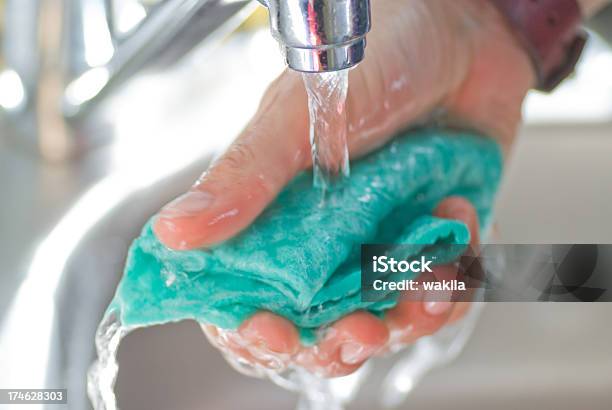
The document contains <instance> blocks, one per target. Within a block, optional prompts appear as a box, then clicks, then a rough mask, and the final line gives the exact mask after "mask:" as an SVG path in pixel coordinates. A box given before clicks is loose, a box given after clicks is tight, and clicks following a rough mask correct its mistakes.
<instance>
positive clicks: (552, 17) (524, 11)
mask: <svg viewBox="0 0 612 410" xmlns="http://www.w3.org/2000/svg"><path fill="white" fill-rule="evenodd" d="M491 1H492V2H493V4H494V5H495V6H496V7H497V9H498V10H499V11H500V12H501V13H502V14H503V15H504V17H505V18H506V20H507V21H508V23H509V24H510V26H511V27H512V29H513V31H514V33H515V35H516V36H517V38H518V39H519V41H520V42H521V44H523V46H524V47H525V49H526V51H527V53H528V54H529V56H530V58H531V61H532V63H533V64H534V66H535V69H536V73H537V77H538V84H537V87H536V88H537V89H538V90H541V91H551V90H552V89H554V88H555V87H556V86H557V85H559V83H560V82H561V81H563V79H565V78H566V77H567V76H568V75H570V74H571V73H572V72H573V71H574V67H575V66H576V63H577V62H578V59H579V58H580V54H581V53H582V50H583V48H584V45H585V43H586V39H587V35H586V32H585V31H584V30H582V29H581V28H580V24H581V22H582V15H581V12H580V7H579V5H578V2H577V1H576V0H491Z"/></svg>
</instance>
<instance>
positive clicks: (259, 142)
mask: <svg viewBox="0 0 612 410" xmlns="http://www.w3.org/2000/svg"><path fill="white" fill-rule="evenodd" d="M372 7H373V10H372V15H373V30H372V32H371V33H370V34H369V35H368V48H367V57H366V59H365V61H364V62H363V63H362V64H360V65H359V66H358V67H357V68H356V69H354V70H352V71H351V73H350V77H349V79H350V80H349V81H350V82H349V95H348V101H347V107H348V117H349V128H348V143H349V152H350V155H351V158H353V159H354V158H357V157H359V156H361V155H363V154H365V153H367V152H369V151H371V150H373V149H375V148H377V147H379V146H381V145H383V144H385V143H386V142H387V141H388V140H389V139H390V138H392V137H393V136H394V135H395V134H396V133H397V132H398V131H400V130H402V129H405V128H406V127H408V126H410V125H411V124H414V123H415V122H417V121H423V120H426V119H427V116H429V115H430V114H431V113H432V112H434V111H435V112H438V113H440V112H442V113H443V114H444V115H443V117H444V121H446V122H447V123H448V124H449V125H455V126H461V127H463V128H466V127H468V128H472V129H476V130H478V131H480V132H482V133H485V134H486V135H490V136H492V137H493V138H496V139H497V140H498V141H499V142H500V143H501V145H502V147H503V148H504V150H506V151H507V150H508V148H509V147H510V144H511V142H512V140H513V138H514V135H515V133H516V129H517V127H518V124H519V122H520V118H521V104H522V101H523V99H524V97H525V94H526V92H527V90H528V89H529V88H530V87H531V86H532V84H533V83H534V80H535V78H534V73H533V69H532V67H531V63H530V61H529V58H528V57H527V55H526V53H525V52H524V51H523V50H522V49H521V47H520V46H519V44H518V43H517V41H516V40H515V39H514V37H513V35H512V34H511V32H510V30H509V29H508V28H507V26H506V24H505V22H504V20H503V18H502V17H501V16H500V15H499V14H498V13H497V11H496V10H495V9H494V7H493V6H491V5H490V4H489V2H488V1H487V0H454V1H452V2H449V1H446V0H384V1H383V0H381V1H375V2H373V3H372ZM308 128H309V127H308V107H307V100H306V92H305V90H304V86H303V84H302V81H301V78H300V75H299V74H297V73H294V72H291V71H286V72H284V73H283V74H282V75H281V76H280V77H279V78H278V79H277V80H276V81H275V82H274V83H273V84H272V85H271V86H270V88H269V89H268V91H267V92H266V94H265V96H264V97H263V100H262V102H261V105H260V107H259V110H258V111H257V113H256V114H255V116H254V118H253V119H252V120H251V121H250V123H249V124H248V126H247V127H246V129H245V130H244V131H243V132H242V133H241V135H240V136H239V137H238V138H237V139H236V141H235V142H234V143H233V144H232V146H231V147H230V148H229V149H228V151H227V152H226V153H225V154H224V155H223V156H222V157H221V158H220V159H219V160H218V161H217V162H215V164H213V166H212V167H211V168H210V169H209V170H208V171H207V173H205V174H204V175H203V177H202V178H201V179H200V180H199V181H198V183H197V184H196V185H195V186H194V187H192V188H191V189H190V190H189V191H188V192H187V193H186V194H184V195H183V196H181V197H179V198H178V199H176V200H175V201H173V202H171V203H170V204H168V205H167V206H166V207H165V208H164V209H163V210H162V211H161V213H160V216H159V218H158V220H157V223H156V224H155V233H156V234H157V236H158V237H159V238H160V240H161V241H163V242H164V243H165V244H166V245H167V246H169V247H171V248H175V249H192V248H197V247H205V246H210V245H212V244H215V243H218V242H221V241H224V240H226V239H228V238H230V237H232V236H234V235H236V234H237V233H239V232H240V231H241V230H242V229H244V228H245V227H246V226H248V225H249V224H250V223H251V222H252V221H253V220H254V219H255V218H256V217H257V216H258V215H259V214H260V213H261V211H262V210H263V209H264V208H265V207H266V205H267V204H268V203H269V202H270V201H272V200H273V199H274V198H275V197H276V195H277V194H278V192H279V191H280V190H281V189H282V188H283V187H284V186H285V185H286V184H287V183H288V182H289V181H290V180H291V179H292V178H293V177H294V176H295V175H296V174H297V173H299V172H300V171H302V170H303V169H305V168H308V167H309V166H310V165H311V162H310V147H309V140H308ZM437 214H438V215H439V216H442V217H448V218H453V219H461V220H463V221H465V222H466V223H467V224H468V225H469V226H470V229H471V232H472V235H473V236H474V237H475V238H477V235H476V234H477V232H478V229H477V221H476V216H475V213H474V211H473V208H472V207H471V205H469V204H468V203H466V201H465V200H463V199H459V198H452V199H448V200H447V201H444V202H443V203H442V204H440V206H439V208H438V210H437ZM436 272H437V274H438V275H445V274H448V269H447V268H438V269H437V270H436ZM427 306H429V308H428V307H427ZM442 306H445V307H444V308H442ZM465 309H466V307H465V305H464V304H460V305H458V306H453V304H447V305H444V304H442V305H440V304H437V305H436V304H427V302H423V303H421V302H403V303H400V304H399V305H398V306H397V307H396V308H395V309H393V310H391V311H390V312H389V313H388V315H387V316H386V318H385V320H384V321H382V320H379V319H377V318H376V317H374V316H373V315H371V314H369V313H367V312H356V313H353V314H351V315H348V316H346V317H344V318H343V319H341V320H339V321H338V322H336V323H335V324H334V325H333V326H332V327H331V329H332V331H330V332H328V336H327V337H326V338H324V340H323V341H322V342H320V344H319V345H318V346H316V347H315V348H310V349H304V348H301V347H300V345H299V341H298V337H297V332H296V330H295V328H294V327H293V325H292V324H291V323H289V322H288V321H287V320H285V319H283V318H281V317H278V316H275V315H273V314H270V313H264V312H262V313H259V314H257V315H255V316H253V317H252V318H250V319H249V320H247V321H246V322H245V323H244V324H243V325H242V326H241V328H240V331H239V332H238V333H237V334H238V335H240V339H241V340H239V341H237V344H236V345H235V346H233V347H234V348H235V349H234V350H235V351H236V352H238V354H240V355H243V356H244V357H250V356H252V355H250V353H249V351H248V350H249V349H248V346H249V343H251V344H256V345H258V346H266V349H267V350H268V351H270V352H276V353H279V354H282V355H283V357H285V358H287V357H288V358H289V359H288V360H290V361H296V362H299V363H301V364H303V365H304V366H305V367H308V368H311V369H315V370H318V371H319V372H321V373H324V374H327V375H340V374H347V373H350V372H351V371H354V370H355V369H356V368H358V367H359V365H360V364H361V363H363V361H365V360H366V359H367V358H368V357H369V356H370V355H372V354H374V353H375V352H377V351H380V350H381V349H382V348H383V347H384V346H385V345H386V344H387V343H388V342H389V335H390V333H391V335H393V334H396V333H398V332H400V333H401V331H402V329H404V330H403V331H404V332H406V331H407V330H406V329H410V331H409V332H408V333H409V335H408V336H407V337H404V338H403V339H404V341H412V340H414V339H415V338H416V337H418V336H421V335H424V334H430V333H432V332H434V331H436V330H437V329H438V328H439V327H441V326H442V325H443V324H444V323H445V322H446V321H447V320H448V319H449V318H450V317H458V316H460V314H461V310H465ZM347 346H349V347H347Z"/></svg>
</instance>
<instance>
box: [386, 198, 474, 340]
mask: <svg viewBox="0 0 612 410" xmlns="http://www.w3.org/2000/svg"><path fill="white" fill-rule="evenodd" d="M434 215H435V216H437V217H440V218H447V219H455V220H460V221H462V222H464V223H465V224H466V225H467V227H468V229H469V231H470V246H471V247H472V248H476V247H478V246H479V245H480V236H479V225H478V215H477V213H476V210H475V209H474V207H473V206H472V204H471V203H470V202H469V201H468V200H467V199H465V198H463V197H459V196H453V197H448V198H446V199H444V200H443V201H442V202H440V204H439V205H438V206H437V207H436V209H435V210H434ZM457 276H458V270H457V267H456V266H455V265H443V266H436V267H434V269H433V274H432V275H422V277H421V278H419V279H420V281H421V282H422V281H426V280H453V279H456V278H457ZM421 287H422V286H419V288H421ZM451 297H452V294H448V295H444V294H441V292H440V291H424V290H422V289H421V290H420V291H418V292H417V293H416V294H415V292H411V294H410V295H407V296H405V298H406V299H407V300H402V301H400V302H399V303H398V304H397V306H395V307H394V308H393V309H391V310H389V311H388V312H387V314H386V316H385V320H386V322H387V324H388V326H389V328H390V329H391V331H392V339H393V341H401V342H403V343H412V342H414V341H416V340H417V339H419V338H420V337H423V336H426V335H430V334H433V333H435V332H437V331H438V330H439V329H440V328H441V327H442V326H444V325H445V324H446V323H448V322H450V321H451V320H453V321H454V320H458V319H459V318H460V317H461V316H462V315H463V314H464V313H465V312H466V311H467V309H468V307H469V305H468V303H467V302H460V303H461V307H460V308H459V309H457V308H456V305H457V303H455V302H452V301H451ZM419 298H422V299H421V301H415V300H418V299H419Z"/></svg>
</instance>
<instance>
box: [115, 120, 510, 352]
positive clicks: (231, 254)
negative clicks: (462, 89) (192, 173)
mask: <svg viewBox="0 0 612 410" xmlns="http://www.w3.org/2000/svg"><path fill="white" fill-rule="evenodd" d="M501 169H502V158H501V153H500V150H499V147H498V145H497V144H496V143H495V142H494V141H492V140H491V139H488V138H483V137H479V136H475V135H471V134H466V133H460V132H451V131H441V130H436V129H424V130H418V131H411V132H409V133H407V134H405V135H402V136H400V137H398V138H395V139H394V140H393V141H392V142H390V143H389V144H387V145H386V146H385V147H383V148H382V149H379V150H378V151H376V152H374V153H372V154H370V155H368V156H367V157H365V158H363V159H361V160H358V161H355V162H354V163H353V164H352V169H351V176H350V178H348V179H347V180H346V181H344V182H343V183H342V186H341V187H340V188H339V189H337V190H335V191H333V192H332V193H328V194H327V196H326V197H325V201H324V202H322V195H321V192H320V191H319V190H317V189H314V188H312V174H311V173H309V172H307V173H303V174H301V175H299V176H298V177H296V178H295V179H294V181H292V182H291V183H290V184H289V186H288V187H287V188H286V189H285V190H284V191H283V192H282V193H280V194H279V196H278V198H277V199H276V200H275V201H274V202H273V203H272V204H271V205H270V206H269V207H268V208H267V209H266V210H265V211H264V212H263V213H262V214H261V215H260V216H259V217H258V218H257V220H256V221H255V222H254V223H253V224H252V225H251V226H250V227H248V228H247V229H246V230H244V231H243V232H242V233H241V234H240V235H239V236H237V237H236V238H233V239H231V240H229V241H227V242H225V243H223V244H221V245H218V246H216V247H213V248H211V249H208V250H206V249H198V250H190V251H173V250H170V249H168V248H166V247H165V246H164V245H162V244H161V243H160V242H159V241H158V240H157V238H156V237H155V235H154V234H153V232H152V229H151V224H152V222H151V221H150V222H149V223H148V224H147V225H146V226H145V227H144V229H143V231H142V234H141V236H140V237H138V238H137V239H136V240H135V241H134V243H133V244H132V246H131V249H130V252H129V256H128V259H127V263H126V267H125V273H124V276H123V279H122V280H121V282H120V283H119V286H118V288H117V292H116V294H115V297H114V299H113V301H112V303H111V306H110V307H109V309H111V310H115V311H117V313H118V314H119V317H120V319H121V321H122V322H123V324H124V325H126V326H147V325H153V324H160V323H165V322H171V321H178V320H182V319H195V320H197V321H199V322H202V323H211V324H214V325H217V326H219V327H221V328H226V329H235V328H237V327H238V326H239V325H240V324H241V323H242V322H243V321H244V320H245V319H246V318H248V317H249V316H250V315H252V314H253V313H255V312H256V311H259V310H268V311H272V312H275V313H277V314H279V315H282V316H284V317H286V318H288V319H289V320H291V321H292V322H294V323H295V324H296V325H297V326H298V328H299V329H300V330H301V332H302V335H303V337H304V340H306V339H312V337H311V336H312V334H314V332H313V331H314V330H315V329H317V328H319V327H321V326H324V325H326V324H329V323H330V322H333V321H335V320H337V319H339V318H341V317H343V316H345V315H346V314H348V313H350V312H353V311H355V310H359V309H366V310H369V311H371V312H373V313H375V314H377V315H383V314H384V311H385V310H386V309H389V308H391V307H393V306H394V305H395V304H396V303H397V297H398V293H397V292H389V293H387V294H381V295H380V298H379V299H378V300H375V301H370V302H366V301H363V300H362V298H361V295H360V287H361V283H360V245H361V244H363V243H405V244H419V245H420V246H416V247H415V254H416V253H417V252H418V251H419V250H420V249H421V248H422V247H424V246H425V245H426V244H436V243H449V244H467V243H468V242H469V231H468V230H467V227H466V226H465V225H464V224H463V223H461V222H459V221H452V220H445V219H439V218H435V217H432V216H431V213H432V210H433V209H434V208H435V206H436V205H437V204H438V203H439V202H440V201H441V200H442V199H444V198H445V197H447V196H449V195H461V196H463V197H466V198H468V199H469V200H470V201H471V202H472V203H473V204H474V206H475V207H476V210H477V212H478V214H479V217H480V221H481V224H482V226H483V227H486V226H487V224H488V220H489V216H490V213H491V206H492V204H493V199H494V195H495V192H496V189H497V185H498V182H499V179H500V175H501ZM448 249H455V250H456V249H459V250H461V249H462V247H448ZM456 253H458V252H457V251H449V252H448V254H447V255H441V256H442V257H440V258H438V259H437V260H438V261H440V262H444V261H451V260H453V259H455V258H457V257H458V256H459V255H458V254H456ZM398 279H400V278H398ZM401 279H410V277H409V274H406V277H402V278H401ZM308 335H310V336H308ZM311 341H312V340H311Z"/></svg>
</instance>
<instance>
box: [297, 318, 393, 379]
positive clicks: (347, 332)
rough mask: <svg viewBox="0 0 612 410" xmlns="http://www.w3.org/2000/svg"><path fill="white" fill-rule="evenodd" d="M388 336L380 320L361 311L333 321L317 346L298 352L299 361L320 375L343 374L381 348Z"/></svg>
mask: <svg viewBox="0 0 612 410" xmlns="http://www.w3.org/2000/svg"><path fill="white" fill-rule="evenodd" d="M388 339H389V331H388V329H387V327H386V326H385V324H384V323H383V322H382V321H381V320H380V319H378V318H376V317H375V316H374V315H372V314H371V313H369V312H365V311H358V312H354V313H351V314H349V315H347V316H345V317H344V318H342V319H340V320H338V321H337V322H336V323H334V324H333V325H332V326H331V327H330V328H329V329H327V332H326V334H325V336H324V338H323V340H322V341H321V342H319V343H318V345H317V346H315V347H313V348H307V349H304V350H303V351H302V352H301V353H300V354H299V355H298V358H299V360H298V361H299V363H300V364H301V365H302V366H304V367H306V368H307V369H310V370H312V371H315V372H316V373H318V374H323V375H325V376H327V377H335V376H343V375H346V374H350V373H352V372H354V371H355V370H357V369H358V368H359V367H360V366H361V364H362V363H363V362H364V361H365V360H367V359H368V358H369V357H371V356H372V355H374V354H376V353H377V352H378V351H380V350H382V349H383V348H384V346H385V345H386V343H387V341H388Z"/></svg>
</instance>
